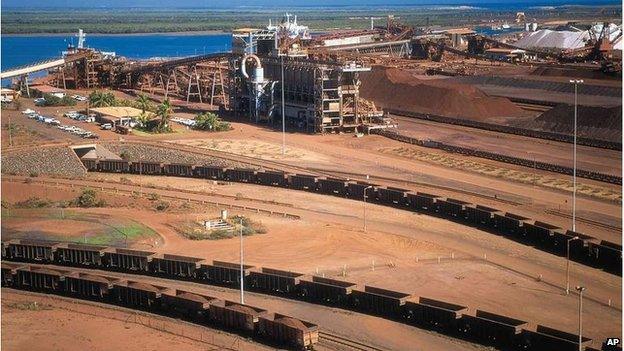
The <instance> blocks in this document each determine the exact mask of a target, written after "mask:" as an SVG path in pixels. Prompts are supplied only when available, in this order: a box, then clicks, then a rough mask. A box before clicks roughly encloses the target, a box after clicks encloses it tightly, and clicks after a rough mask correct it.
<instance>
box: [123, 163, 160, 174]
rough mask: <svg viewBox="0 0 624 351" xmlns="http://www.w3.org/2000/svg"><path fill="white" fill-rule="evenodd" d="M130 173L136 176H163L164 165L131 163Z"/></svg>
mask: <svg viewBox="0 0 624 351" xmlns="http://www.w3.org/2000/svg"><path fill="white" fill-rule="evenodd" d="M130 173H134V174H149V175H158V174H163V165H162V164H161V163H159V162H143V161H141V162H134V161H133V162H131V163H130Z"/></svg>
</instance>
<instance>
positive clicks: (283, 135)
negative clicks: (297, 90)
mask: <svg viewBox="0 0 624 351" xmlns="http://www.w3.org/2000/svg"><path fill="white" fill-rule="evenodd" d="M281 61H282V155H284V156H285V155H286V114H285V110H286V108H285V102H284V54H282V55H281Z"/></svg>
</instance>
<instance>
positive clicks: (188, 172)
mask: <svg viewBox="0 0 624 351" xmlns="http://www.w3.org/2000/svg"><path fill="white" fill-rule="evenodd" d="M194 167H195V166H193V165H189V164H181V163H172V164H165V165H164V167H163V172H164V174H165V175H169V176H175V177H192V176H193V168H194Z"/></svg>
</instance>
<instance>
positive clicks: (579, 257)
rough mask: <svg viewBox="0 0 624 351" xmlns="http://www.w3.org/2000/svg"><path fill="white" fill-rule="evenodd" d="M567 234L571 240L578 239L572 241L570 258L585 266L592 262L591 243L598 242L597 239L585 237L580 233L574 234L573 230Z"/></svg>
mask: <svg viewBox="0 0 624 351" xmlns="http://www.w3.org/2000/svg"><path fill="white" fill-rule="evenodd" d="M566 234H567V235H568V236H569V237H571V238H574V237H577V238H578V239H575V240H570V258H571V259H573V260H575V261H579V262H583V263H585V264H587V263H588V262H589V261H591V255H590V252H589V243H590V242H597V239H596V238H594V237H593V236H589V235H585V234H583V233H579V232H573V231H571V230H567V231H566ZM566 249H567V248H566Z"/></svg>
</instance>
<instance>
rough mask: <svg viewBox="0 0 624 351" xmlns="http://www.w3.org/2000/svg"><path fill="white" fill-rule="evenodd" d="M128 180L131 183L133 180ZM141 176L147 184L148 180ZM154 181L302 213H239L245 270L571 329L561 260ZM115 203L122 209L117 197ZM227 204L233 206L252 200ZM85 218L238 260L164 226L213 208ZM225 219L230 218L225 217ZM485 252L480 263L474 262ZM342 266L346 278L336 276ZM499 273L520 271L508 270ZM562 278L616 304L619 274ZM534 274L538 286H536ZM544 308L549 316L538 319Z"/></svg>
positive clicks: (318, 200) (249, 190) (389, 218)
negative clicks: (115, 221)
mask: <svg viewBox="0 0 624 351" xmlns="http://www.w3.org/2000/svg"><path fill="white" fill-rule="evenodd" d="M137 178H139V177H132V178H131V180H132V181H133V182H136V181H137ZM143 179H145V181H154V178H153V177H151V178H150V177H143ZM161 180H162V182H163V183H164V184H170V185H176V186H178V187H180V186H184V184H187V186H188V187H189V188H191V189H195V190H199V189H202V188H203V189H204V191H207V192H209V191H214V192H216V193H224V194H233V193H236V192H241V193H243V194H245V196H246V197H248V198H251V199H253V198H256V199H261V198H262V197H264V196H266V195H267V194H269V193H270V194H271V198H272V199H274V200H276V201H279V202H280V203H282V204H284V205H280V206H282V207H283V208H284V210H287V211H289V212H293V213H296V214H299V215H301V216H302V219H301V220H299V221H293V220H286V219H281V218H276V217H267V216H261V215H253V214H250V213H241V214H243V215H246V216H250V217H251V218H252V219H253V220H255V221H259V222H262V223H263V224H264V225H265V226H266V227H267V229H268V233H267V234H258V235H253V236H251V237H247V238H245V252H246V254H245V257H246V262H247V263H249V264H253V265H257V266H266V267H271V268H278V269H285V270H292V271H296V272H302V273H307V274H316V273H317V272H318V274H320V275H325V276H330V277H334V278H338V279H346V280H348V281H353V282H356V283H362V284H370V285H376V286H383V287H386V288H390V289H395V290H399V291H404V292H408V293H411V294H415V295H420V296H426V297H432V298H439V299H443V300H447V301H454V302H458V303H465V304H467V305H468V306H470V307H473V308H482V309H485V310H489V311H493V312H504V313H505V314H508V315H510V316H513V317H516V318H520V319H525V320H529V321H531V322H536V323H541V324H545V325H549V326H553V327H556V328H561V329H563V330H567V331H570V332H573V331H574V330H575V325H576V320H575V318H574V315H575V314H574V311H575V306H576V305H575V304H576V299H575V297H574V296H565V295H564V294H562V293H561V288H555V287H553V286H550V285H548V284H545V283H544V281H546V282H552V283H555V284H557V285H559V286H561V283H562V282H563V281H564V275H563V272H565V262H564V260H563V259H562V258H560V257H556V256H553V255H549V254H546V253H543V252H540V251H538V250H535V249H532V248H529V247H526V246H524V245H521V244H516V243H513V242H511V241H509V240H506V239H504V238H499V237H496V236H492V235H491V234H487V233H483V232H481V231H479V230H476V229H473V228H467V227H464V226H461V225H459V224H454V223H449V222H447V221H444V220H441V219H436V218H431V217H428V216H423V215H414V214H411V213H409V212H406V211H398V210H395V209H390V208H387V207H383V206H377V205H372V204H369V205H368V206H367V207H368V211H367V215H368V216H367V217H368V228H369V229H368V231H367V232H363V231H362V227H361V225H362V217H361V215H362V210H363V206H362V204H361V203H356V202H353V201H350V200H346V199H339V198H333V197H326V196H322V195H316V194H308V193H302V192H296V191H289V190H284V189H273V188H267V187H258V186H253V185H242V184H233V185H223V186H220V185H219V186H217V185H214V184H212V183H209V182H206V181H201V180H197V179H179V178H161ZM27 186H33V185H23V186H20V187H19V188H18V189H19V193H20V194H24V193H28V192H29V191H28V189H27V188H26V187H27ZM5 189H6V188H5ZM146 192H147V191H146ZM158 192H160V191H158ZM5 194H6V193H5ZM211 196H213V197H214V196H215V195H211ZM203 198H206V199H208V198H210V196H204V197H203ZM119 201H120V202H123V199H120V200H119ZM233 201H235V202H236V203H237V204H240V205H246V203H250V202H253V201H250V200H241V201H237V200H233ZM129 202H134V200H132V198H127V200H126V206H127V204H128V203H129ZM254 204H255V205H257V202H256V203H254ZM288 204H290V205H291V206H292V207H291V206H288ZM88 211H89V212H90V213H107V214H110V215H114V216H119V217H124V216H131V217H132V218H133V219H135V220H137V221H140V222H142V223H145V224H148V225H149V226H150V227H151V228H152V229H154V230H156V231H157V232H158V233H159V234H160V235H161V236H162V241H161V242H160V243H157V245H156V246H155V247H150V249H154V250H155V251H158V252H168V253H174V254H182V255H188V256H195V257H204V258H206V259H211V260H213V259H214V260H226V261H237V260H238V258H239V256H238V239H236V238H234V239H227V240H216V241H191V240H187V239H184V238H182V237H181V236H180V235H178V234H177V233H176V231H175V229H174V228H172V227H171V224H172V223H178V222H180V221H195V220H201V219H205V218H211V217H216V216H217V213H218V208H215V207H204V208H202V207H201V206H193V207H191V208H188V209H186V210H184V211H181V210H174V211H171V212H165V213H160V212H154V211H145V210H142V209H139V208H137V207H136V205H135V208H134V210H133V211H132V212H129V211H128V210H127V209H126V208H115V209H111V208H103V209H92V210H88ZM230 213H231V215H233V214H235V213H237V212H236V211H235V210H231V212H230ZM277 243H279V244H277ZM137 248H143V249H145V248H146V247H145V246H138V247H137ZM484 255H485V257H487V262H486V261H485V260H483V259H482V258H483V257H484ZM438 257H440V263H438ZM451 257H452V258H451ZM373 261H374V266H375V268H374V269H373ZM345 266H346V270H345V273H346V276H345V277H343V276H342V275H343V269H345ZM506 267H508V268H513V269H515V270H519V271H520V272H523V273H524V274H517V273H514V272H512V271H510V270H509V269H508V268H506ZM571 271H572V274H571V282H572V284H576V283H577V282H578V281H583V282H584V283H586V284H587V285H588V286H592V291H591V292H589V291H588V293H587V296H588V297H590V298H595V299H598V300H601V301H605V302H606V300H607V299H609V298H611V299H612V303H613V304H616V305H617V306H621V301H620V299H619V296H620V295H621V287H620V284H621V280H620V278H619V277H615V276H612V275H610V274H607V273H604V272H600V271H597V270H595V269H592V268H589V267H584V266H581V265H577V264H575V263H573V264H572V270H571ZM540 274H541V275H542V276H543V278H542V281H543V282H538V281H536V279H535V278H536V277H537V276H538V275H540ZM586 305H587V307H586V311H587V312H586V316H585V319H586V320H588V321H591V322H588V324H587V327H586V330H587V334H588V335H589V336H592V337H594V338H596V339H597V340H600V339H602V338H604V337H606V336H608V335H610V334H611V335H617V333H618V331H619V329H620V324H619V323H620V320H621V319H620V312H619V311H618V310H614V309H611V308H608V307H605V306H603V305H600V304H597V303H595V302H589V301H588V302H587V303H586ZM263 307H264V306H263ZM546 310H548V311H549V313H544V312H543V311H546ZM614 333H615V334H614Z"/></svg>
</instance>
